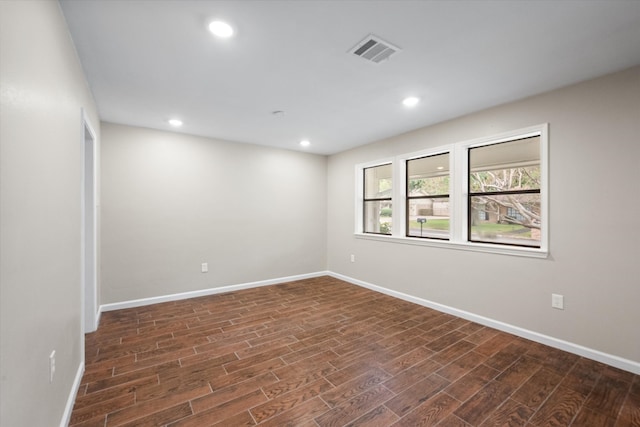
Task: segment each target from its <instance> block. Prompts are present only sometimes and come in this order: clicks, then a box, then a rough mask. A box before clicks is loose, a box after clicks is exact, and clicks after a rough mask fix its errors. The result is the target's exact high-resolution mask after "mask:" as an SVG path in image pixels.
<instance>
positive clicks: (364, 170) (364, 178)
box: [362, 162, 393, 236]
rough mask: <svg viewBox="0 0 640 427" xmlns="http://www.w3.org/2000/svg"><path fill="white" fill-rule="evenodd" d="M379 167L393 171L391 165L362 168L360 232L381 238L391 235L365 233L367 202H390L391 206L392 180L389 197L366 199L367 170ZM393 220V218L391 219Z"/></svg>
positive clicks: (372, 232) (382, 164)
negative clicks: (386, 167) (389, 167)
mask: <svg viewBox="0 0 640 427" xmlns="http://www.w3.org/2000/svg"><path fill="white" fill-rule="evenodd" d="M381 166H391V168H392V171H393V163H391V162H390V163H381V164H379V165H375V166H367V167H364V168H362V232H363V233H366V234H377V235H381V236H390V235H391V234H392V233H391V232H389V233H382V232H375V231H366V224H367V202H385V201H388V202H391V204H392V205H393V179H392V180H391V189H392V191H391V193H390V194H391V196H389V197H369V198H368V197H367V169H375V168H378V167H381ZM391 218H392V219H393V216H392V217H391Z"/></svg>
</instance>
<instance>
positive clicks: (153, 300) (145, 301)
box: [100, 271, 329, 313]
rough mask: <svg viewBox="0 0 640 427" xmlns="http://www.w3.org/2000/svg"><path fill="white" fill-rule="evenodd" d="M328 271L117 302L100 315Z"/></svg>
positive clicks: (255, 286) (302, 277) (107, 306)
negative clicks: (106, 312)
mask: <svg viewBox="0 0 640 427" xmlns="http://www.w3.org/2000/svg"><path fill="white" fill-rule="evenodd" d="M328 275H329V272H328V271H318V272H315V273H308V274H299V275H296V276H288V277H279V278H276V279H269V280H260V281H258V282H249V283H242V284H238V285H229V286H221V287H219V288H209V289H202V290H199V291H190V292H182V293H179V294H171V295H162V296H159V297H150V298H141V299H136V300H131V301H123V302H115V303H111V304H103V305H101V306H100V313H102V312H104V311H112V310H121V309H123V308H132V307H142V306H145V305H151V304H158V303H161V302H168V301H179V300H183V299H189V298H197V297H203V296H206V295H214V294H222V293H225V292H232V291H238V290H241V289H250V288H257V287H260V286H269V285H276V284H278V283H285V282H292V281H295V280H303V279H311V278H313V277H321V276H328Z"/></svg>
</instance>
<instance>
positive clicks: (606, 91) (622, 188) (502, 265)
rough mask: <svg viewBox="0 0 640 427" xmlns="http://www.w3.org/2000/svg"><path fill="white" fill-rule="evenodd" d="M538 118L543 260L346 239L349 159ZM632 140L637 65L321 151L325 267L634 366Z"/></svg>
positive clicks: (637, 295) (637, 150)
mask: <svg viewBox="0 0 640 427" xmlns="http://www.w3.org/2000/svg"><path fill="white" fill-rule="evenodd" d="M420 108H422V110H421V111H420V112H419V114H429V110H430V109H436V108H438V106H437V105H429V103H428V99H427V100H426V103H424V105H423V106H421V107H420ZM415 113H416V112H415V111H414V112H412V114H415ZM545 122H548V123H549V130H550V143H549V145H550V252H551V255H550V256H549V258H548V259H543V260H541V259H533V258H520V257H514V256H507V255H497V254H486V253H475V252H465V251H459V250H449V249H440V248H430V247H421V246H410V245H402V244H393V243H387V242H378V241H371V240H363V239H357V238H355V237H354V200H355V199H354V197H355V195H354V182H355V177H354V168H355V165H356V164H357V163H362V162H367V161H374V160H376V159H381V158H385V157H389V156H393V155H397V154H403V153H409V152H412V151H417V150H419V149H422V148H427V147H433V146H440V145H444V144H449V143H455V142H460V141H465V140H470V139H474V138H479V137H484V136H490V135H493V134H498V133H501V132H505V131H510V130H514V129H519V128H524V127H527V126H531V125H536V124H540V123H545ZM639 135H640V67H636V68H633V69H630V70H627V71H624V72H620V73H617V74H613V75H609V76H605V77H602V78H599V79H596V80H592V81H589V82H584V83H581V84H578V85H574V86H570V87H567V88H564V89H561V90H556V91H553V92H550V93H546V94H543V95H540V96H536V97H533V98H529V99H526V100H522V101H520V102H515V103H511V104H508V105H504V106H500V107H496V108H492V109H489V110H485V111H482V112H478V113H476V114H472V115H469V116H465V117H462V118H459V119H455V120H451V121H448V122H445V123H441V124H438V125H435V126H431V127H427V128H423V129H419V130H416V131H414V132H410V133H407V134H403V135H400V136H397V137H393V138H389V139H386V140H383V141H379V142H376V143H373V144H369V145H367V146H363V147H360V148H357V149H354V150H351V151H348V152H344V153H340V154H337V155H334V156H331V157H330V158H329V164H328V211H329V215H328V248H327V253H328V259H327V262H328V270H330V271H333V272H336V273H339V274H343V275H345V276H349V277H352V278H354V279H357V280H361V281H365V282H369V283H371V284H374V285H378V286H382V287H384V288H387V289H390V290H393V291H398V292H403V293H405V294H408V295H411V296H414V297H418V298H422V299H425V300H428V301H432V302H436V303H440V304H444V305H447V306H450V307H453V308H456V309H459V310H465V311H468V312H471V313H474V314H476V315H480V316H485V317H488V318H491V319H494V320H498V321H501V322H505V323H508V324H510V325H513V326H517V327H520V328H525V329H528V330H531V331H534V332H538V333H541V334H545V335H548V336H551V337H555V338H558V339H561V340H566V341H569V342H571V343H574V344H578V345H582V346H585V347H588V348H591V349H595V350H598V351H601V352H605V353H608V354H611V355H614V356H618V357H621V358H625V359H628V360H631V361H635V362H636V363H640V329H639V328H638V325H640V310H639V309H638V303H639V301H640V281H639V280H638V262H639V261H640V226H639V225H638V218H640V179H639V177H638V171H640V144H639V143H638V136H639ZM396 185H402V184H401V183H396ZM350 254H355V255H356V263H351V262H350V259H349V256H350ZM551 293H559V294H563V295H564V296H565V310H564V311H559V310H556V309H552V308H551Z"/></svg>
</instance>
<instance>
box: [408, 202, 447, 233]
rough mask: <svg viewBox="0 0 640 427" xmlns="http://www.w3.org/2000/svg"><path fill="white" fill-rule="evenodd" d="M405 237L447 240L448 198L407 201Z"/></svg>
mask: <svg viewBox="0 0 640 427" xmlns="http://www.w3.org/2000/svg"><path fill="white" fill-rule="evenodd" d="M407 236H411V237H431V238H435V239H448V238H449V198H448V197H442V198H427V199H411V200H409V224H408V226H407Z"/></svg>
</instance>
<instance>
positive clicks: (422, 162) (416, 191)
mask: <svg viewBox="0 0 640 427" xmlns="http://www.w3.org/2000/svg"><path fill="white" fill-rule="evenodd" d="M407 194H408V195H409V196H435V195H440V194H449V153H444V154H438V155H435V156H429V157H422V158H420V159H413V160H408V161H407Z"/></svg>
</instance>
